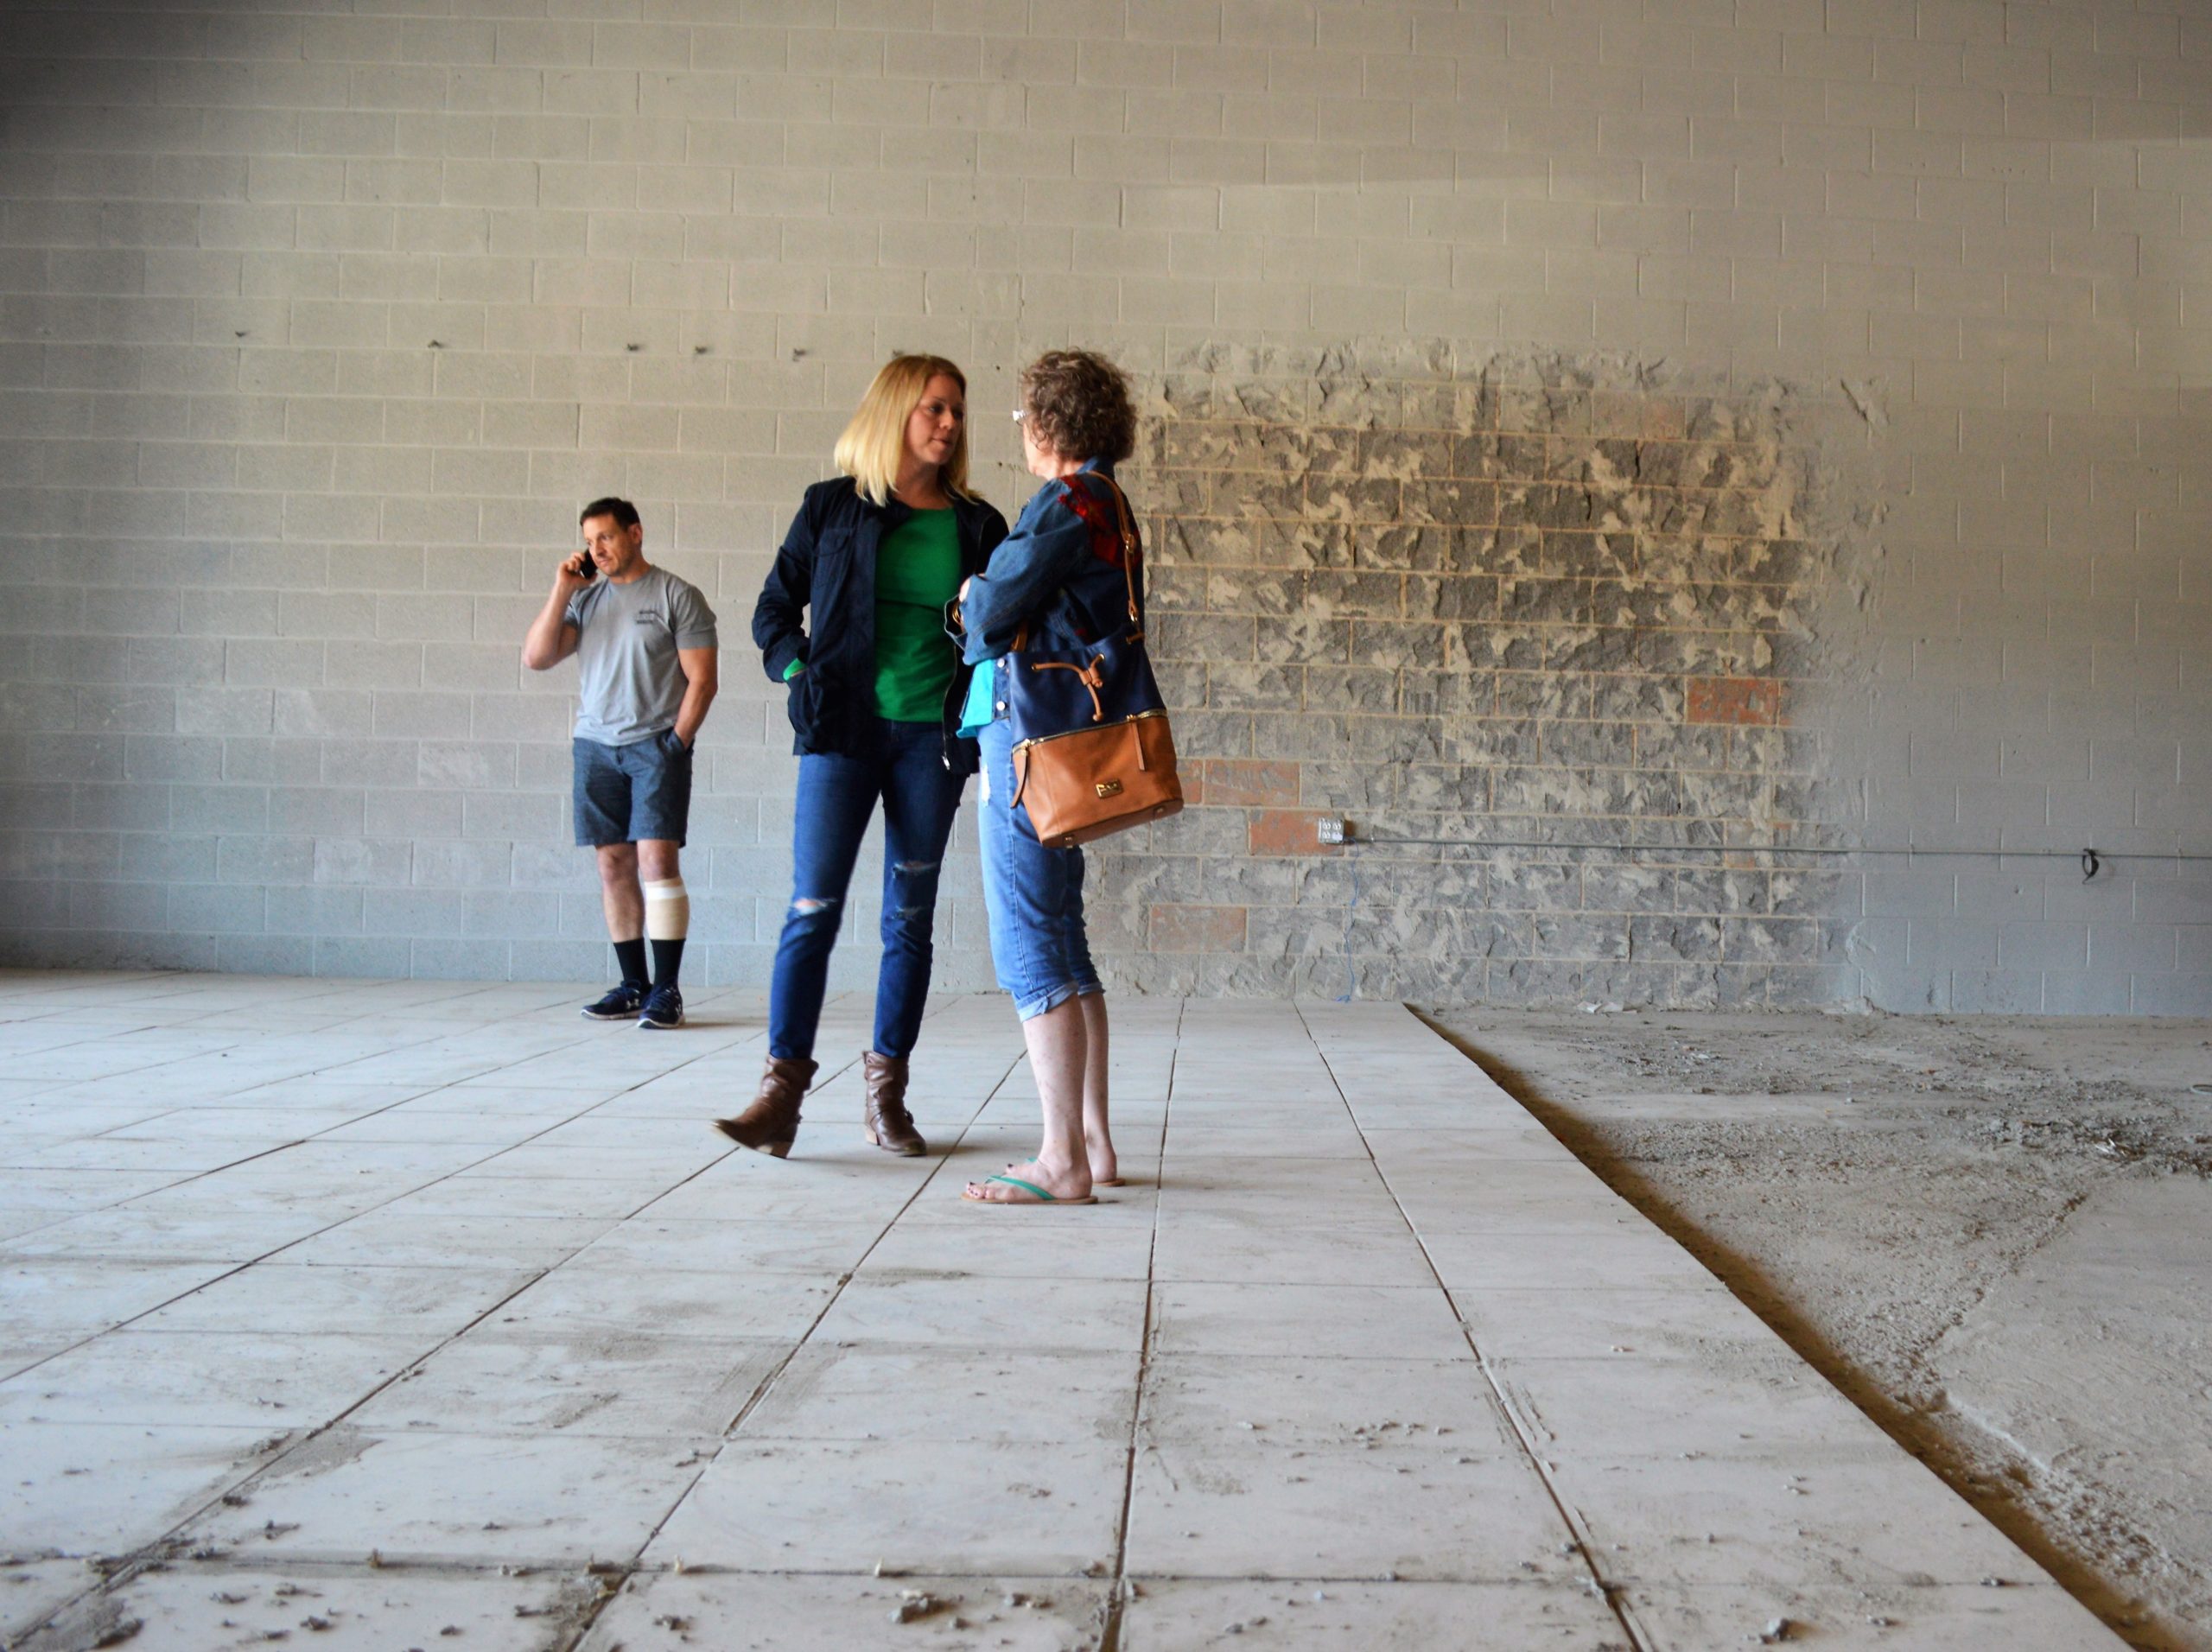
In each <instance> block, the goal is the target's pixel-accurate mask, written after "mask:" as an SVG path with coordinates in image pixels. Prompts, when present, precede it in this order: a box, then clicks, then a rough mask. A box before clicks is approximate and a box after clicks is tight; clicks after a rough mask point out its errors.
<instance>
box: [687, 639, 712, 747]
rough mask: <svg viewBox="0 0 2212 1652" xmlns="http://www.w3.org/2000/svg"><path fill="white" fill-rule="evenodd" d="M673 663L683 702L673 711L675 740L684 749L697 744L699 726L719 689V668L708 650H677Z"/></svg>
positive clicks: (710, 650)
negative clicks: (680, 676) (680, 680)
mask: <svg viewBox="0 0 2212 1652" xmlns="http://www.w3.org/2000/svg"><path fill="white" fill-rule="evenodd" d="M676 664H677V669H678V670H681V671H682V672H683V704H682V705H680V706H678V707H677V708H676V737H677V739H678V740H682V741H683V743H684V744H685V745H686V746H696V745H697V744H698V743H699V725H700V724H701V723H703V722H704V721H707V708H708V707H709V706H710V705H712V704H714V702H715V693H716V691H717V690H719V689H721V665H720V664H719V663H718V661H717V659H716V657H715V650H713V649H711V648H679V649H677V651H676Z"/></svg>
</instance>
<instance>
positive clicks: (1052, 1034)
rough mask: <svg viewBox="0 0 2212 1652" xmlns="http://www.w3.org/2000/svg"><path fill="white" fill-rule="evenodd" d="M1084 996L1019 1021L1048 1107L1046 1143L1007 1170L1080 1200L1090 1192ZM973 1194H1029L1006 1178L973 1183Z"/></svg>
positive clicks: (1018, 1198)
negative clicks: (1030, 1157)
mask: <svg viewBox="0 0 2212 1652" xmlns="http://www.w3.org/2000/svg"><path fill="white" fill-rule="evenodd" d="M1082 1004H1083V1001H1082V1000H1081V999H1075V998H1071V999H1069V1000H1067V1001H1065V1002H1064V1003H1060V1004H1056V1005H1054V1006H1053V1007H1052V1008H1051V1009H1048V1010H1046V1012H1045V1013H1043V1014H1041V1015H1033V1016H1031V1017H1030V1018H1029V1019H1028V1020H1026V1021H1024V1022H1023V1023H1022V1024H1021V1036H1022V1039H1023V1040H1024V1041H1025V1042H1026V1043H1027V1045H1028V1046H1029V1071H1030V1072H1031V1074H1032V1075H1033V1077H1035V1079H1036V1080H1037V1099H1038V1101H1039V1102H1041V1103H1042V1104H1043V1106H1044V1112H1045V1145H1044V1146H1043V1147H1041V1148H1039V1150H1038V1153H1037V1157H1036V1158H1035V1159H1034V1160H1031V1161H1030V1162H1029V1163H1027V1164H1026V1165H1010V1166H1007V1174H1009V1175H1013V1176H1018V1177H1020V1179H1022V1180H1023V1181H1025V1182H1033V1183H1035V1184H1036V1185H1038V1186H1039V1187H1041V1188H1043V1189H1044V1190H1045V1191H1046V1192H1047V1193H1050V1194H1051V1195H1052V1197H1053V1198H1057V1199H1079V1198H1084V1197H1085V1196H1086V1195H1088V1194H1089V1193H1090V1157H1089V1155H1088V1154H1087V1153H1085V1152H1084V1088H1085V1087H1084V1077H1085V1069H1086V1065H1087V1063H1086V1061H1085V1046H1086V1045H1087V1044H1088V1042H1089V1040H1088V1039H1087V1037H1086V1036H1085V1018H1084V1010H1083V1008H1082ZM968 1196H969V1198H978V1199H983V1200H987V1201H989V1202H992V1203H1008V1202H1014V1203H1019V1202H1023V1201H1026V1200H1027V1198H1028V1195H1027V1194H1026V1193H1024V1192H1023V1191H1021V1190H1020V1188H1018V1187H1009V1186H1007V1185H1006V1184H1005V1183H1004V1182H970V1183H969V1184H968Z"/></svg>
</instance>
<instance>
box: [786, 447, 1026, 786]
mask: <svg viewBox="0 0 2212 1652" xmlns="http://www.w3.org/2000/svg"><path fill="white" fill-rule="evenodd" d="M952 510H953V515H954V518H955V520H956V521H957V524H958V526H959V532H960V576H961V577H962V578H963V579H966V578H968V577H969V575H973V574H976V573H979V572H981V571H982V569H983V567H984V565H985V564H986V563H988V562H989V561H990V556H991V552H992V551H993V550H995V549H996V548H997V546H998V543H999V541H1000V540H1001V539H1003V538H1005V537H1006V518H1004V517H1002V516H1001V515H1000V514H999V513H998V511H996V510H995V509H994V508H993V507H992V506H990V505H987V504H985V503H984V502H983V501H982V500H981V499H961V498H958V497H957V496H956V497H955V498H954V499H953V501H952ZM912 514H913V513H912V510H911V509H909V507H908V506H906V505H904V504H902V503H900V502H899V500H898V499H892V500H891V501H890V503H889V504H887V505H871V504H870V503H869V502H868V500H867V499H865V498H864V497H862V495H861V491H860V489H859V487H858V486H855V483H854V481H853V479H852V478H851V477H849V476H840V477H837V478H836V479H835V480H830V481H826V482H817V483H816V484H815V485H814V486H812V487H810V488H808V489H807V490H806V498H805V499H804V502H803V503H802V504H801V505H799V507H798V515H797V516H795V517H793V518H791V531H790V532H788V533H786V534H785V536H784V543H783V549H782V550H779V551H778V552H777V553H776V562H775V566H774V567H772V568H771V569H769V570H768V577H767V580H766V582H765V583H763V584H762V586H761V587H760V601H759V602H757V603H755V604H754V605H753V641H754V642H755V643H756V644H758V645H760V663H761V664H762V666H763V667H764V668H765V669H766V671H767V673H768V677H769V679H770V680H771V681H772V682H776V683H782V682H783V681H784V672H785V669H786V668H787V667H789V665H790V664H791V662H792V661H793V660H799V661H803V662H804V664H805V666H806V669H805V670H803V671H801V672H800V673H799V674H798V676H797V677H793V678H791V681H790V682H789V683H785V692H786V693H787V694H788V695H789V696H790V702H791V705H790V710H791V733H792V735H793V740H792V742H791V749H792V750H793V751H794V752H798V753H810V752H814V753H831V754H837V755H842V756H848V757H860V756H865V755H867V754H868V752H869V751H870V749H871V747H870V746H869V744H868V730H869V728H870V727H871V726H872V724H873V723H874V718H875V557H876V551H877V550H878V548H879V547H880V546H881V544H882V543H883V537H884V535H886V534H887V533H888V532H890V531H892V530H893V528H895V527H897V526H898V525H899V524H900V523H902V522H904V521H905V520H906V518H908V517H909V516H911V515H912ZM809 610H810V611H811V612H807V611H809ZM945 647H946V648H947V649H950V648H951V647H952V643H951V641H950V639H947V640H946V642H945ZM968 674H969V673H968V667H967V665H966V664H965V663H963V664H960V665H959V666H958V667H957V669H956V670H954V672H953V674H952V686H951V687H950V689H947V690H946V693H945V703H944V762H945V766H946V767H947V768H949V769H950V770H951V771H952V772H954V773H955V774H973V773H974V772H976V742H975V741H974V740H962V739H961V738H960V737H959V732H958V731H959V727H960V703H961V701H962V699H963V697H964V696H966V694H967V691H968Z"/></svg>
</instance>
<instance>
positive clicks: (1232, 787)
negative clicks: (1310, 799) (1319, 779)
mask: <svg viewBox="0 0 2212 1652" xmlns="http://www.w3.org/2000/svg"><path fill="white" fill-rule="evenodd" d="M1205 799H1206V801H1207V802H1208V803H1210V804H1227V805H1229V806H1230V807H1231V808H1243V809H1290V808H1295V807H1296V806H1297V804H1298V765H1297V764H1295V763H1263V762H1261V761H1258V760H1257V759H1251V758H1234V757H1214V758H1208V759H1206V764H1205ZM1184 801H1185V802H1186V803H1187V802H1188V801H1189V798H1188V797H1185V799H1184Z"/></svg>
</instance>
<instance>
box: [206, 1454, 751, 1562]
mask: <svg viewBox="0 0 2212 1652" xmlns="http://www.w3.org/2000/svg"><path fill="white" fill-rule="evenodd" d="M713 1447H714V1441H713V1440H712V1439H711V1438H710V1437H693V1438H690V1439H685V1438H682V1437H669V1436H663V1437H661V1438H658V1439H635V1438H632V1437H629V1436H620V1437H607V1436H601V1435H594V1434H579V1433H553V1434H541V1435H534V1436H518V1435H515V1434H511V1433H502V1434H464V1433H453V1432H450V1431H448V1430H443V1429H440V1430H435V1431H427V1430H426V1431H418V1432H412V1433H385V1432H382V1431H379V1430H374V1429H367V1428H359V1427H356V1426H353V1424H351V1423H340V1424H337V1425H334V1426H332V1427H329V1428H327V1429H325V1430H324V1431H323V1432H322V1433H319V1434H317V1435H315V1437H314V1438H313V1439H308V1440H306V1441H303V1442H302V1443H301V1444H299V1445H296V1446H294V1447H292V1448H291V1449H289V1450H288V1451H287V1452H284V1453H283V1455H282V1456H280V1457H279V1458H277V1460H276V1461H275V1462H274V1463H272V1464H271V1465H270V1466H269V1467H268V1468H266V1469H264V1471H262V1472H261V1473H260V1474H259V1475H257V1477H255V1478H254V1480H253V1483H252V1484H251V1486H250V1487H248V1488H246V1492H247V1496H246V1500H245V1502H244V1503H241V1504H240V1505H239V1506H238V1507H236V1508H227V1507H219V1508H218V1509H216V1510H215V1511H213V1512H212V1513H210V1514H208V1515H203V1516H201V1517H200V1519H198V1520H196V1521H194V1522H193V1523H192V1524H191V1525H190V1526H188V1528H186V1530H185V1533H184V1535H185V1537H186V1539H187V1540H188V1541H189V1542H190V1543H191V1544H192V1545H193V1546H194V1547H212V1548H214V1549H217V1550H219V1551H221V1552H223V1553H225V1554H230V1555H232V1556H234V1557H239V1556H251V1558H252V1560H254V1561H255V1562H256V1563H257V1564H269V1563H270V1562H276V1563H280V1564H281V1563H283V1562H284V1561H287V1560H300V1561H316V1562H323V1563H331V1564H347V1565H355V1564H365V1562H366V1561H367V1559H368V1556H369V1555H370V1554H371V1553H372V1551H373V1552H374V1554H376V1555H377V1557H378V1560H385V1561H391V1562H395V1563H397V1564H402V1565H434V1564H435V1565H441V1566H461V1567H464V1568H482V1567H487V1566H488V1567H493V1568H496V1567H498V1566H518V1565H520V1566H586V1565H588V1564H590V1563H591V1562H592V1561H594V1560H622V1559H625V1558H626V1557H628V1556H631V1555H633V1554H636V1553H637V1552H638V1551H639V1548H640V1547H643V1546H644V1545H645V1542H646V1541H647V1540H648V1539H649V1538H651V1537H652V1534H653V1533H654V1532H655V1531H656V1530H657V1529H658V1528H659V1527H660V1525H661V1522H663V1521H664V1520H665V1519H667V1517H668V1514H669V1511H670V1510H671V1509H673V1508H674V1507H675V1506H676V1505H677V1502H678V1501H679V1500H680V1499H682V1498H683V1496H684V1495H685V1493H686V1492H687V1491H688V1490H690V1488H691V1486H692V1485H693V1484H694V1483H695V1482H696V1480H697V1479H698V1477H699V1474H700V1471H701V1470H702V1467H703V1465H705V1464H706V1462H707V1461H708V1460H709V1457H710V1456H711V1454H712V1452H713Z"/></svg>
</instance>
